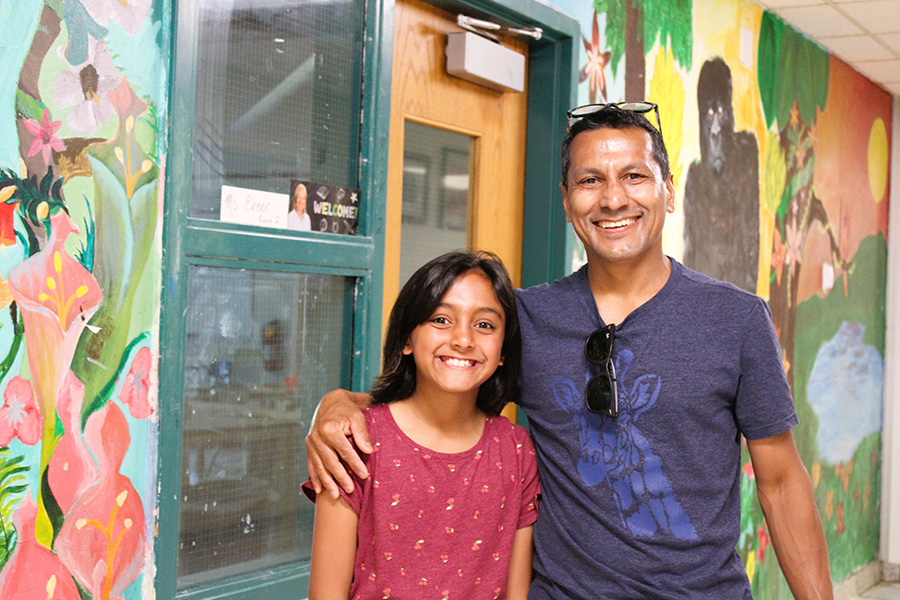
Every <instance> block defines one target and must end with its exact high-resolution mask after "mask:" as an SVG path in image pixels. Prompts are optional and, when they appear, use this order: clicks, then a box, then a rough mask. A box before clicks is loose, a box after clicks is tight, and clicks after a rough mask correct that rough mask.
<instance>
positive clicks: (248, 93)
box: [191, 0, 365, 220]
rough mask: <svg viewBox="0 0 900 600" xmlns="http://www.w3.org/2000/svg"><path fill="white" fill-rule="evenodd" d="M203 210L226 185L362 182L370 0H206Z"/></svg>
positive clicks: (198, 130) (196, 192) (197, 144)
mask: <svg viewBox="0 0 900 600" xmlns="http://www.w3.org/2000/svg"><path fill="white" fill-rule="evenodd" d="M198 4H199V8H198V13H199V24H198V33H197V35H198V39H197V50H196V51H197V65H198V66H197V75H196V77H197V79H196V81H197V96H196V115H195V121H194V136H193V157H194V162H193V179H192V181H193V202H192V207H191V215H192V216H194V217H201V218H208V219H214V220H218V219H219V204H220V195H221V188H222V186H223V185H229V186H235V187H241V188H249V189H254V190H261V191H267V192H275V193H279V194H287V193H288V192H289V186H290V181H291V179H304V180H313V181H316V182H319V183H325V184H332V185H338V186H345V187H351V188H358V187H359V186H358V177H357V173H358V160H357V158H358V156H359V124H360V120H359V119H360V116H359V115H360V108H359V106H360V96H361V94H360V93H359V90H360V87H361V65H362V42H363V38H364V35H363V26H364V11H365V2H364V1H363V0H351V1H331V2H329V1H327V0H325V1H317V2H305V1H301V0H268V1H266V2H264V3H262V2H260V3H257V2H254V1H253V0H199V2H198Z"/></svg>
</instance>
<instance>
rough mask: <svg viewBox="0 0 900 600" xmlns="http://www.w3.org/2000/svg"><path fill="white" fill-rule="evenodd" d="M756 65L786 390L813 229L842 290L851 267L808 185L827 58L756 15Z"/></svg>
mask: <svg viewBox="0 0 900 600" xmlns="http://www.w3.org/2000/svg"><path fill="white" fill-rule="evenodd" d="M757 60H758V75H757V77H758V83H759V90H760V97H761V100H762V105H763V111H764V113H765V118H766V125H767V126H768V128H769V130H770V131H774V133H775V134H776V135H777V142H778V143H777V147H778V148H779V149H780V150H781V151H782V152H783V154H782V152H776V153H774V154H773V153H771V152H770V153H769V154H770V157H773V158H774V160H773V161H772V160H767V161H766V162H767V165H766V169H767V171H768V170H769V169H770V168H771V169H773V170H778V171H780V172H782V173H783V174H784V180H783V188H781V185H782V182H780V181H779V182H776V183H777V184H778V186H779V189H780V190H781V193H780V194H778V193H777V192H776V193H775V194H772V193H771V192H770V193H769V194H766V196H767V198H766V200H767V201H766V204H767V207H768V209H769V210H770V211H771V212H772V214H773V215H774V217H775V239H774V242H773V246H774V247H773V253H772V273H771V278H772V282H771V288H770V299H769V303H770V305H771V308H772V316H773V319H774V321H775V326H776V328H777V329H778V331H779V335H780V338H781V344H782V348H783V349H784V352H785V357H784V360H785V365H786V369H787V374H788V382H789V383H790V384H791V388H792V389H793V387H794V377H793V372H792V370H791V368H790V365H792V364H793V362H794V327H795V322H796V313H797V294H798V286H799V281H800V277H799V275H800V269H801V257H802V253H803V247H804V245H805V243H806V238H807V235H808V233H809V231H810V228H811V227H812V225H813V223H815V222H818V223H820V225H821V228H822V230H824V231H825V232H826V233H827V235H828V236H829V238H830V241H831V249H832V263H833V265H834V267H835V272H837V273H842V274H844V279H845V284H846V275H847V272H848V270H849V269H850V266H851V265H850V262H849V259H848V257H847V255H846V248H842V247H841V244H840V243H839V240H838V236H837V235H836V234H835V229H834V227H833V226H832V224H831V223H830V222H829V219H828V214H827V213H826V212H825V207H824V205H823V204H822V200H821V199H820V198H819V197H818V196H817V194H816V190H815V188H814V186H813V172H814V170H815V160H816V156H815V144H814V141H815V120H816V111H817V110H820V109H822V108H823V107H824V106H825V101H826V99H827V96H828V81H829V58H828V54H826V53H825V51H823V50H821V49H820V48H819V47H818V46H816V45H815V44H814V43H812V42H811V41H809V40H807V39H806V38H805V37H803V36H802V35H801V34H799V33H797V32H796V31H794V30H793V29H792V28H790V27H786V26H785V24H784V22H783V21H781V20H780V19H779V18H778V17H777V16H775V15H773V14H772V13H769V12H764V13H763V18H762V23H761V25H760V33H759V54H758V58H757ZM773 141H774V140H773ZM776 155H777V156H776ZM780 159H783V165H784V166H783V167H781V168H780V169H775V167H776V166H779V165H770V164H768V163H770V162H779V160H780Z"/></svg>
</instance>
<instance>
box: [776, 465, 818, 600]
mask: <svg viewBox="0 0 900 600" xmlns="http://www.w3.org/2000/svg"><path fill="white" fill-rule="evenodd" d="M758 492H759V502H760V505H761V506H762V509H763V514H765V517H766V522H767V523H768V526H769V535H770V536H771V537H772V546H773V548H774V549H775V554H776V556H777V557H778V563H779V564H780V565H781V570H782V573H784V577H785V579H786V580H787V582H788V586H790V588H791V592H792V593H793V595H794V598H796V599H797V600H832V599H833V597H834V593H833V590H832V584H831V573H830V569H829V565H828V549H827V547H826V544H825V533H824V531H823V530H822V521H821V518H820V517H819V511H818V509H817V508H816V505H815V501H814V499H813V494H812V486H811V484H810V482H809V477H808V476H807V475H806V472H805V470H804V471H803V473H802V474H798V475H795V476H794V477H792V478H791V479H790V480H789V481H786V482H783V483H778V484H774V485H769V486H766V485H765V484H762V485H760V486H759V488H758Z"/></svg>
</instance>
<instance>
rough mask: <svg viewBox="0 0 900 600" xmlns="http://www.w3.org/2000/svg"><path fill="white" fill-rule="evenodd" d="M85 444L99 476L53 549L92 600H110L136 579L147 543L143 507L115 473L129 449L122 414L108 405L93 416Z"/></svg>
mask: <svg viewBox="0 0 900 600" xmlns="http://www.w3.org/2000/svg"><path fill="white" fill-rule="evenodd" d="M84 439H85V442H86V444H87V446H88V448H89V449H90V450H91V452H92V453H93V455H94V456H96V457H97V466H98V467H99V476H98V478H97V481H96V483H95V484H94V485H92V486H90V487H88V488H87V490H86V491H85V492H84V494H82V495H81V497H80V498H79V499H78V501H77V502H76V503H75V505H74V506H73V507H72V510H71V511H69V514H68V516H67V518H66V520H65V522H64V523H63V525H62V527H61V528H60V530H59V535H58V536H57V537H56V541H55V542H54V543H53V549H54V550H56V553H57V554H58V555H59V558H60V560H61V561H62V562H63V564H64V565H66V567H68V569H69V571H71V573H72V575H74V577H75V579H76V580H77V581H78V583H80V584H81V585H82V587H84V588H85V589H87V590H88V591H89V592H90V593H91V594H92V597H93V598H94V600H111V599H114V598H118V597H119V595H120V594H121V593H122V592H123V591H124V590H125V589H126V588H127V587H128V586H129V585H131V583H132V582H133V581H134V580H135V579H136V578H137V576H138V575H139V574H140V572H141V569H142V567H143V563H144V545H145V542H146V528H145V525H144V505H143V503H142V502H141V498H140V496H139V495H138V493H137V490H136V489H135V488H134V486H133V485H132V483H131V480H130V479H128V477H126V476H125V475H122V474H121V473H119V469H120V468H121V466H122V460H123V459H124V458H125V453H126V452H127V451H128V446H129V445H130V444H131V436H130V435H129V433H128V422H127V421H126V420H125V415H124V414H122V409H120V408H119V406H118V405H117V404H116V403H115V402H109V403H107V405H106V406H104V407H103V408H102V409H100V410H98V411H97V412H95V413H93V414H92V415H91V416H90V418H89V419H88V422H87V425H86V426H85V431H84Z"/></svg>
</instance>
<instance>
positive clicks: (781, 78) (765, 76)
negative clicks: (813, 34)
mask: <svg viewBox="0 0 900 600" xmlns="http://www.w3.org/2000/svg"><path fill="white" fill-rule="evenodd" d="M829 71H830V63H829V58H828V53H827V52H825V51H824V50H822V49H821V48H819V47H818V46H816V44H814V43H813V42H811V41H810V40H808V39H806V38H805V37H803V35H801V34H800V33H798V32H797V31H795V30H794V29H792V28H791V27H789V26H785V25H784V23H783V22H782V21H781V19H779V18H778V17H777V16H775V15H773V14H772V13H770V12H768V11H766V12H763V18H762V23H761V24H760V29H759V50H758V54H757V82H758V84H759V91H760V99H761V100H762V105H763V112H764V113H765V116H766V125H768V126H771V125H772V124H773V123H774V122H775V121H776V120H777V122H778V128H779V129H780V130H784V129H785V128H786V127H788V125H789V124H790V118H791V109H792V108H793V107H794V103H796V104H797V108H798V110H799V113H800V118H801V119H802V121H803V122H804V123H806V124H807V125H811V124H812V123H813V122H814V121H815V118H816V109H818V108H822V107H824V106H825V101H826V100H827V97H828V78H829Z"/></svg>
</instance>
